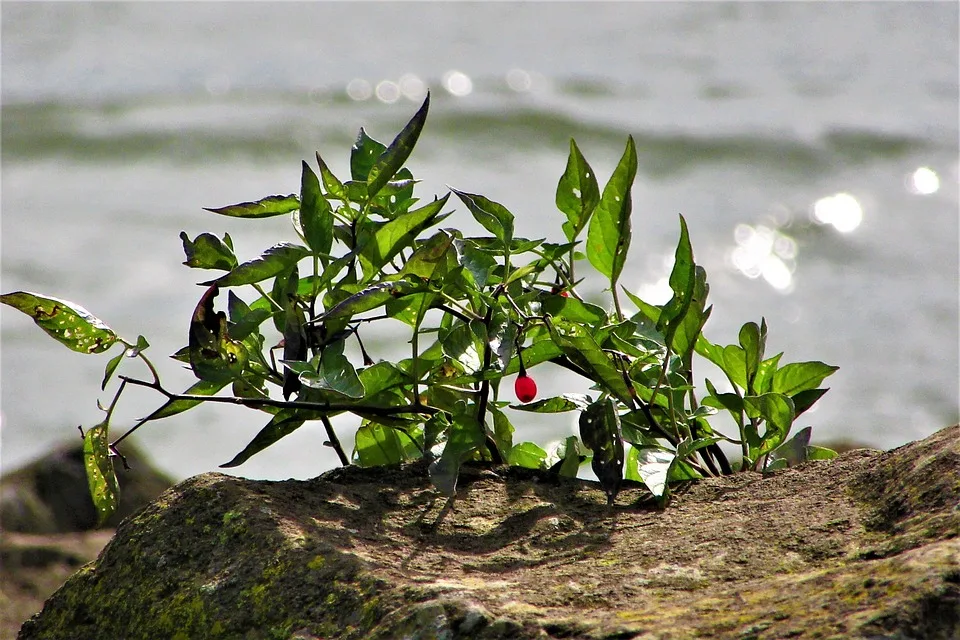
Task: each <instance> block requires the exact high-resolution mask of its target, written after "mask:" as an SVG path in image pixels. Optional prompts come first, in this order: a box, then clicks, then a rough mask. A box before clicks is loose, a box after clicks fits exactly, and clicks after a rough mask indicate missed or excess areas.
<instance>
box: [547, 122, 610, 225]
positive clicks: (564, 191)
mask: <svg viewBox="0 0 960 640" xmlns="http://www.w3.org/2000/svg"><path fill="white" fill-rule="evenodd" d="M556 201H557V208H558V209H559V210H560V211H562V212H563V213H564V214H565V215H566V216H567V221H566V222H565V223H563V233H564V235H565V236H566V237H567V240H569V241H571V242H572V241H573V240H574V239H576V237H577V236H578V235H580V232H581V231H583V228H584V227H585V226H586V225H587V222H588V221H589V220H590V216H591V214H593V210H594V209H595V208H596V207H597V203H598V202H600V188H599V186H598V185H597V176H596V174H594V172H593V169H592V168H591V167H590V164H589V163H588V162H587V159H586V158H584V157H583V154H582V153H580V149H579V148H577V143H576V142H574V140H573V138H571V139H570V155H569V156H568V157H567V168H566V170H565V171H564V172H563V175H562V176H561V177H560V182H559V183H558V184H557V197H556Z"/></svg>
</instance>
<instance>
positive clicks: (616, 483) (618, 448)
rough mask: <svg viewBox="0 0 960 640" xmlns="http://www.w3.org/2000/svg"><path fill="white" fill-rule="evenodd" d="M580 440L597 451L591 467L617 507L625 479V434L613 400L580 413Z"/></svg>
mask: <svg viewBox="0 0 960 640" xmlns="http://www.w3.org/2000/svg"><path fill="white" fill-rule="evenodd" d="M580 441H581V442H583V444H584V445H586V447H587V448H588V449H591V450H592V451H593V461H592V462H591V466H592V467H593V472H594V473H595V474H597V479H598V480H600V486H602V487H603V490H604V492H605V493H606V494H607V503H608V504H613V501H614V500H615V499H616V497H617V493H618V492H619V491H620V483H621V482H622V480H623V461H624V459H623V435H622V434H621V432H620V414H619V413H618V412H617V404H616V402H615V401H614V400H613V398H610V397H607V398H604V399H602V400H598V401H596V402H594V403H593V404H591V405H590V406H589V407H587V408H586V409H585V410H584V411H583V413H581V414H580Z"/></svg>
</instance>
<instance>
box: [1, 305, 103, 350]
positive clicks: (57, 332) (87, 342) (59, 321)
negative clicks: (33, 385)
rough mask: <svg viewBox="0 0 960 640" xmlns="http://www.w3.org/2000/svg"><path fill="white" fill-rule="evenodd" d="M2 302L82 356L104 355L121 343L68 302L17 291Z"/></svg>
mask: <svg viewBox="0 0 960 640" xmlns="http://www.w3.org/2000/svg"><path fill="white" fill-rule="evenodd" d="M0 302H2V303H3V304H7V305H10V306H11V307H13V308H14V309H17V310H18V311H22V312H23V313H25V314H27V315H28V316H30V317H31V318H33V321H34V322H36V323H37V326H39V327H40V328H41V329H43V330H44V331H46V332H47V335H49V336H50V337H52V338H53V339H54V340H56V341H57V342H59V343H60V344H62V345H64V346H66V347H68V348H69V349H72V350H73V351H77V352H79V353H103V352H104V351H106V350H107V349H109V348H110V347H111V346H112V345H113V343H115V342H116V341H117V340H118V337H117V334H116V333H114V331H113V329H111V328H110V327H108V326H107V325H105V324H104V323H103V322H102V321H101V320H100V319H99V318H96V317H94V316H93V315H92V314H91V313H90V312H89V311H87V310H86V309H84V308H83V307H81V306H80V305H78V304H75V303H73V302H70V301H68V300H61V299H59V298H52V297H50V296H44V295H41V294H39V293H30V292H29V291H14V292H12V293H5V294H3V295H2V296H0Z"/></svg>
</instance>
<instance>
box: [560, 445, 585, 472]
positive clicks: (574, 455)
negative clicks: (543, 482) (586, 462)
mask: <svg viewBox="0 0 960 640" xmlns="http://www.w3.org/2000/svg"><path fill="white" fill-rule="evenodd" d="M562 458H563V463H562V464H561V465H560V470H559V475H560V476H561V477H563V478H576V477H577V474H578V473H579V472H580V440H579V439H578V438H577V436H567V440H566V442H565V443H564V445H563V455H562Z"/></svg>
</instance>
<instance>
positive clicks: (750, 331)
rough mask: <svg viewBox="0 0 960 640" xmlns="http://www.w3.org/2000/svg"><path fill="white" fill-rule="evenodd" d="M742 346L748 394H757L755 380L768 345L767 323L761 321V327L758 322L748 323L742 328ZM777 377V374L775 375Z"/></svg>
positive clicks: (763, 320) (740, 337)
mask: <svg viewBox="0 0 960 640" xmlns="http://www.w3.org/2000/svg"><path fill="white" fill-rule="evenodd" d="M739 339H740V346H741V347H743V354H744V355H743V357H744V365H745V372H744V373H745V374H746V379H747V393H748V394H750V395H755V394H756V389H755V388H754V379H755V378H756V376H757V371H758V370H759V369H760V363H761V362H762V361H763V352H764V350H765V348H766V343H767V321H766V320H765V319H761V321H760V326H757V323H756V322H747V323H746V324H744V325H743V326H742V327H741V328H740V336H739ZM774 375H776V374H774Z"/></svg>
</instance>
